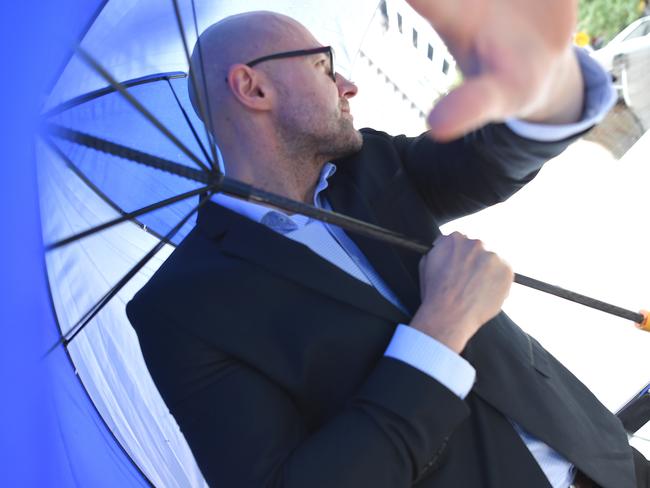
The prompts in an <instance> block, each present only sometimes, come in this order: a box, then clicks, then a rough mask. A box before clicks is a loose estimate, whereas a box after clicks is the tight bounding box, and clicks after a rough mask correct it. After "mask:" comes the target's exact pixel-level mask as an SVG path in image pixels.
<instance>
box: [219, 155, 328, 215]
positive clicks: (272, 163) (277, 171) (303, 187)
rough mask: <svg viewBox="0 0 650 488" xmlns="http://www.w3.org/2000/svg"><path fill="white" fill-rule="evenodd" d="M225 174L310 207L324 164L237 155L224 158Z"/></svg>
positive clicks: (267, 156) (295, 158)
mask: <svg viewBox="0 0 650 488" xmlns="http://www.w3.org/2000/svg"><path fill="white" fill-rule="evenodd" d="M224 160H225V162H226V173H227V174H228V176H230V177H231V178H235V179H237V180H240V181H243V182H244V183H248V184H250V185H253V186H255V187H257V188H260V189H263V190H265V191H268V192H271V193H275V194H277V195H280V196H283V197H286V198H290V199H292V200H297V201H300V202H304V203H309V204H311V203H313V201H314V191H315V189H316V185H317V184H318V180H319V178H320V174H321V171H322V169H323V166H324V165H325V163H326V161H319V160H317V159H316V158H313V157H312V158H305V157H304V156H303V157H299V156H294V157H290V156H283V157H278V156H277V155H274V154H272V153H271V152H269V153H267V154H255V155H252V154H248V155H244V154H241V153H240V154H238V155H237V156H235V155H232V156H227V155H226V154H224Z"/></svg>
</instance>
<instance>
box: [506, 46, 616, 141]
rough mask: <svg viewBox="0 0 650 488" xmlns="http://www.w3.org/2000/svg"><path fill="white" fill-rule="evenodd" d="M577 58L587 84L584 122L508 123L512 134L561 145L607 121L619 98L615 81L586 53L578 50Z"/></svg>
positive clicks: (513, 120) (507, 121) (519, 121)
mask: <svg viewBox="0 0 650 488" xmlns="http://www.w3.org/2000/svg"><path fill="white" fill-rule="evenodd" d="M576 54H577V56H578V61H579V63H580V69H581V70H582V77H583V79H584V83H585V108H584V110H583V112H582V119H581V120H579V121H578V122H575V123H573V124H537V123H533V122H526V121H524V120H520V119H513V118H511V119H507V120H506V121H505V124H506V125H507V126H508V127H509V128H510V130H511V131H513V132H514V133H515V134H517V135H519V136H521V137H525V138H527V139H532V140H535V141H541V142H552V141H561V140H562V139H566V138H568V137H571V136H575V135H577V134H580V133H581V132H583V131H585V130H587V129H589V128H590V127H591V126H593V125H595V124H597V123H598V122H600V121H601V120H603V119H604V118H605V115H607V112H609V110H610V109H611V108H612V107H613V106H614V104H615V103H616V98H617V95H616V90H615V89H614V85H613V84H612V77H611V75H610V74H609V73H607V72H606V71H605V70H604V69H603V68H602V66H600V64H598V62H597V61H596V60H594V59H593V58H592V57H591V56H590V55H589V53H588V52H587V51H585V50H584V49H580V48H576Z"/></svg>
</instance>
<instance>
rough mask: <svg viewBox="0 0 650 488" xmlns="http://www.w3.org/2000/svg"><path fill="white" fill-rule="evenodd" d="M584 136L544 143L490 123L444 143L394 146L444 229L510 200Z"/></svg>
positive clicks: (422, 140)
mask: <svg viewBox="0 0 650 488" xmlns="http://www.w3.org/2000/svg"><path fill="white" fill-rule="evenodd" d="M580 135H581V134H577V135H575V136H573V137H571V138H567V139H564V140H561V141H555V142H540V141H533V140H530V139H526V138H523V137H521V136H518V135H517V134H515V133H514V132H512V131H511V130H510V129H509V128H508V127H506V126H505V125H504V124H492V125H488V126H485V127H483V128H482V129H479V130H477V131H475V132H473V133H471V134H469V135H467V136H465V137H463V138H461V139H458V140H455V141H452V142H450V143H446V144H441V143H436V142H434V141H433V140H432V139H431V138H430V137H428V135H426V134H423V135H421V136H419V137H416V138H408V137H405V136H398V137H395V138H394V139H393V144H394V145H395V148H396V150H397V152H398V153H399V157H400V159H401V161H402V164H403V166H404V169H405V172H406V174H407V175H408V177H409V178H410V181H411V183H412V184H413V185H414V186H415V188H416V189H417V191H418V193H419V194H420V196H421V197H422V199H423V200H424V202H425V203H426V205H427V206H428V207H429V210H430V211H431V212H432V213H433V215H434V216H435V217H436V221H437V222H438V223H439V224H443V223H446V222H449V221H450V220H453V219H456V218H459V217H463V216H465V215H469V214H471V213H474V212H477V211H479V210H482V209H483V208H486V207H488V206H490V205H493V204H495V203H499V202H502V201H504V200H506V199H507V198H509V197H510V196H511V195H513V194H514V193H515V192H517V191H518V190H519V189H520V188H522V187H523V186H524V185H525V184H526V183H528V182H530V181H531V180H532V179H533V178H534V177H535V176H536V175H537V173H538V172H539V170H540V168H541V167H542V165H543V164H544V163H545V162H546V161H548V160H549V159H551V158H553V157H555V156H557V155H558V154H560V153H561V152H562V151H563V150H564V149H565V148H566V147H567V146H568V145H569V144H570V143H571V142H573V141H574V140H575V139H576V138H577V137H579V136H580Z"/></svg>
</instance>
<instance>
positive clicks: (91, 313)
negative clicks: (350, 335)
mask: <svg viewBox="0 0 650 488" xmlns="http://www.w3.org/2000/svg"><path fill="white" fill-rule="evenodd" d="M208 200H209V197H206V198H203V199H202V200H201V202H200V203H199V204H198V205H197V206H196V207H194V208H193V209H192V210H191V211H190V212H189V213H188V214H187V215H186V216H185V217H183V219H181V221H180V222H178V224H176V225H175V226H174V227H173V228H172V229H171V230H170V231H169V232H168V233H167V234H166V235H165V237H164V238H163V239H161V240H159V241H158V242H157V243H156V245H155V246H154V247H153V248H152V249H151V250H150V251H149V252H148V253H147V254H146V255H145V256H144V257H143V258H142V259H140V261H138V262H137V263H136V264H135V266H133V267H132V268H131V269H130V270H129V271H128V273H126V274H125V275H124V276H123V277H122V278H121V279H120V280H119V281H118V282H117V283H116V284H115V285H114V286H113V287H112V288H111V289H110V290H109V291H108V292H106V294H105V295H104V296H103V297H102V298H100V299H99V301H98V302H97V303H95V305H93V306H92V307H91V308H90V309H89V310H88V311H87V312H86V313H85V314H84V315H83V316H82V317H81V318H80V319H79V320H78V321H77V323H76V324H75V325H73V326H72V328H71V329H70V330H69V331H68V332H66V333H65V334H63V335H62V336H61V338H60V339H59V340H58V341H57V342H56V343H55V344H54V345H53V346H52V347H50V349H48V351H47V352H46V354H45V355H46V356H47V355H48V354H50V353H51V352H52V351H53V350H54V349H56V348H57V347H58V346H59V345H61V344H62V345H64V346H65V347H67V346H68V345H69V344H70V343H71V342H72V341H73V340H74V338H75V337H77V335H79V333H80V332H81V331H82V330H84V328H85V327H86V326H87V325H88V324H89V323H90V322H91V321H92V320H93V319H94V318H95V317H96V316H97V314H98V313H99V312H101V311H102V310H103V308H104V307H105V306H106V305H107V304H108V302H110V301H111V299H112V298H113V297H114V296H115V295H117V294H118V293H119V292H120V290H121V289H122V288H124V286H125V285H126V284H127V283H128V282H129V281H131V279H132V278H133V277H134V276H135V275H136V274H137V273H138V271H140V270H141V269H142V268H143V267H144V266H145V265H146V264H147V263H148V262H149V261H150V260H151V259H152V258H153V257H154V256H155V255H156V254H157V253H158V252H159V251H160V250H161V249H162V248H163V246H164V245H165V242H166V241H169V240H171V239H172V238H173V237H174V235H176V233H177V232H178V231H179V230H180V229H181V228H182V227H183V226H184V225H185V224H186V223H187V221H188V220H189V219H190V218H191V217H192V216H193V215H194V214H195V213H196V212H198V211H199V209H200V208H201V207H202V206H203V205H204V204H205V203H206V202H207V201H208Z"/></svg>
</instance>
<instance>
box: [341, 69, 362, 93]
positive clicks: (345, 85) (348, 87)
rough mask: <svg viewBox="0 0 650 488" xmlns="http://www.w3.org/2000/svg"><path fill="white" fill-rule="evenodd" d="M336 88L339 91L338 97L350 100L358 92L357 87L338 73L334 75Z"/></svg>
mask: <svg viewBox="0 0 650 488" xmlns="http://www.w3.org/2000/svg"><path fill="white" fill-rule="evenodd" d="M336 87H337V88H338V89H339V96H340V97H345V98H352V97H353V96H355V95H356V94H357V92H358V91H359V88H357V85H355V84H354V83H352V82H351V81H350V80H348V79H347V78H345V77H344V76H343V75H341V74H340V73H336Z"/></svg>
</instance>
